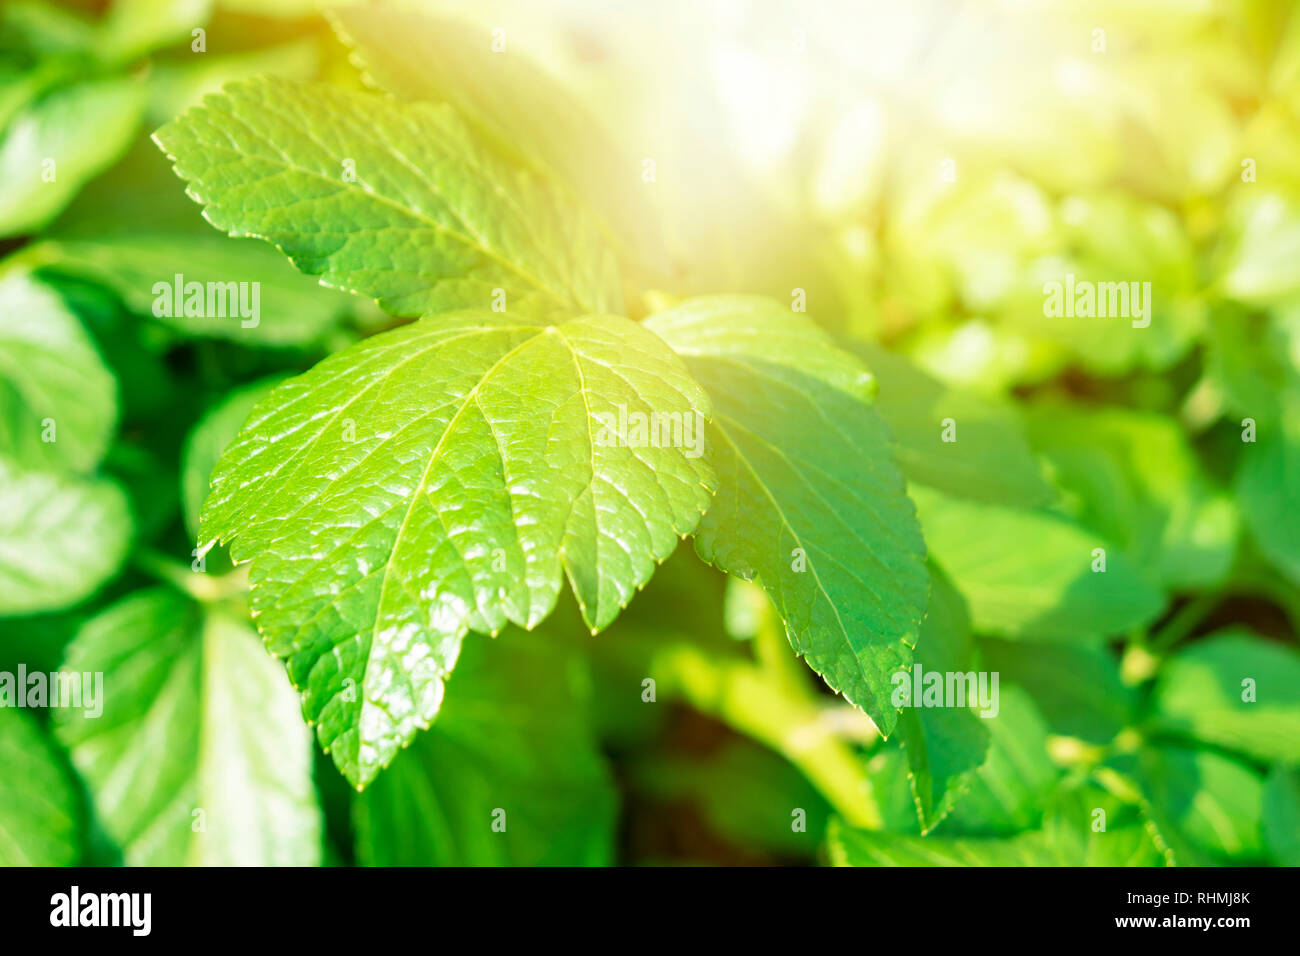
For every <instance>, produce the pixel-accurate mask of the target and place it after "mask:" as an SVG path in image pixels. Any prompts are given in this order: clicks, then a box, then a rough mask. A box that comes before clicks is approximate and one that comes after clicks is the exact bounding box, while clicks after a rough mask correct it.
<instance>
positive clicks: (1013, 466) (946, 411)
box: [850, 342, 1053, 507]
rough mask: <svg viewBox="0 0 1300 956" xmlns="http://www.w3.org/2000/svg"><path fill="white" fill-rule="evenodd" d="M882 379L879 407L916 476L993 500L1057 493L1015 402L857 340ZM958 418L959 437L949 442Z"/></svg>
mask: <svg viewBox="0 0 1300 956" xmlns="http://www.w3.org/2000/svg"><path fill="white" fill-rule="evenodd" d="M850 349H851V350H852V351H853V352H855V353H857V354H858V355H860V356H862V358H863V360H864V361H865V362H866V363H867V367H868V368H870V369H871V371H872V372H873V373H874V374H875V376H876V379H877V380H878V381H879V383H880V394H879V395H878V396H877V399H876V408H877V409H879V411H880V414H881V415H883V416H884V417H885V421H887V422H888V423H889V427H890V430H891V431H893V433H894V437H895V438H896V439H897V441H898V445H897V447H896V448H895V450H894V451H895V455H896V456H897V458H898V465H899V467H900V468H902V469H903V474H905V475H906V476H907V477H908V480H909V481H915V482H918V483H919V484H923V485H929V486H931V487H933V488H937V489H939V490H940V491H945V492H947V493H949V494H953V495H958V496H960V497H963V498H971V499H973V500H976V501H985V502H989V503H992V504H1005V505H1018V506H1020V507H1035V506H1037V505H1043V504H1046V503H1047V502H1049V501H1051V500H1052V498H1053V492H1052V489H1051V487H1050V486H1049V485H1048V484H1047V482H1046V481H1044V480H1043V475H1042V469H1041V468H1040V466H1039V464H1038V462H1037V461H1036V460H1035V458H1034V453H1033V451H1032V450H1030V448H1029V443H1028V442H1027V441H1026V440H1025V436H1024V434H1023V428H1022V426H1021V424H1020V422H1019V420H1018V418H1017V416H1016V414H1015V412H1014V411H1013V410H1012V409H1010V408H1001V407H998V406H996V405H993V404H991V403H989V402H986V401H984V400H983V399H980V398H978V397H976V396H974V395H968V394H964V393H962V392H960V391H957V390H955V389H950V388H947V387H946V386H944V385H943V383H941V382H940V381H938V380H937V379H934V378H931V377H930V376H929V375H927V374H926V373H925V372H923V371H921V369H919V368H917V367H916V366H915V365H913V364H912V363H911V362H909V361H908V360H907V359H905V358H903V357H902V356H900V355H895V354H894V353H892V352H890V351H888V350H886V349H883V348H880V347H879V346H876V345H869V344H867V343H864V342H857V343H854V344H853V345H851V346H850ZM949 418H951V419H952V420H953V424H954V426H955V432H954V434H955V435H956V437H957V439H958V440H957V441H951V442H947V441H944V440H943V430H944V420H945V419H949Z"/></svg>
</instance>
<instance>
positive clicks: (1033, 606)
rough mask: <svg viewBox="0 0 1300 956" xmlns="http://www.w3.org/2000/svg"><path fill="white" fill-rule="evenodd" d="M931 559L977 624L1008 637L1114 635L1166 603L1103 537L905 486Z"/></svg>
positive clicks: (1047, 517) (1037, 514) (1054, 520)
mask: <svg viewBox="0 0 1300 956" xmlns="http://www.w3.org/2000/svg"><path fill="white" fill-rule="evenodd" d="M911 494H912V498H913V499H914V500H915V501H916V506H917V511H918V512H919V513H920V516H921V524H922V526H923V527H924V528H925V540H926V543H927V544H928V545H929V546H930V550H931V553H932V556H933V557H934V559H935V561H937V562H938V563H939V564H940V565H941V566H942V567H943V569H944V571H946V572H947V573H948V574H949V576H950V577H951V578H952V580H953V583H954V584H956V585H957V589H958V590H959V591H960V592H961V593H962V596H963V597H965V598H966V602H967V604H968V605H969V606H970V611H971V619H972V621H973V622H974V625H975V629H976V630H977V631H980V632H984V633H988V634H996V635H999V636H1004V637H1008V638H1014V639H1026V640H1070V639H1078V638H1087V637H1094V636H1097V635H1109V634H1115V633H1121V632H1124V631H1127V630H1129V629H1130V628H1133V627H1137V626H1139V625H1141V624H1144V623H1146V622H1148V621H1150V620H1151V619H1153V618H1154V617H1156V615H1158V614H1159V613H1160V611H1161V609H1162V608H1163V607H1164V602H1165V599H1164V595H1163V594H1161V592H1160V591H1159V590H1158V589H1157V588H1156V587H1155V585H1153V584H1152V583H1151V582H1150V581H1149V580H1148V579H1147V577H1146V575H1145V573H1144V572H1143V571H1142V570H1141V569H1140V568H1138V567H1137V566H1136V565H1134V564H1133V563H1132V562H1130V561H1129V560H1128V559H1126V558H1125V557H1124V555H1122V554H1120V553H1119V552H1118V551H1116V550H1114V549H1110V548H1107V549H1106V555H1105V559H1106V565H1105V570H1104V571H1102V570H1096V571H1094V570H1093V568H1094V567H1096V568H1098V569H1100V567H1101V565H1100V563H1099V558H1098V556H1096V555H1094V553H1093V552H1094V550H1095V549H1097V548H1105V546H1106V542H1105V541H1104V540H1102V539H1100V538H1099V537H1097V536H1095V535H1093V534H1090V533H1089V532H1087V531H1085V530H1084V529H1082V528H1080V527H1078V526H1077V525H1074V524H1072V523H1070V522H1069V521H1066V520H1065V519H1063V518H1059V517H1057V516H1055V515H1052V514H1048V513H1046V512H1041V511H1021V510H1019V509H1015V508H1006V507H1002V506H999V505H980V504H974V503H971V502H965V501H961V500H959V499H957V498H950V497H948V496H946V495H941V494H939V493H938V492H936V491H932V490H930V489H928V488H922V487H920V486H918V485H913V486H912V488H911Z"/></svg>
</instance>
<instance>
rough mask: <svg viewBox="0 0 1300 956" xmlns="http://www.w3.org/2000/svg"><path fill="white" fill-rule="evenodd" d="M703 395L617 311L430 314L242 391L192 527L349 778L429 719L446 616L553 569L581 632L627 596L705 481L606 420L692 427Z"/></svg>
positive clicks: (702, 500)
mask: <svg viewBox="0 0 1300 956" xmlns="http://www.w3.org/2000/svg"><path fill="white" fill-rule="evenodd" d="M709 410H710V409H709V402H708V398H707V396H706V395H705V394H704V392H703V390H702V389H701V388H700V387H699V386H698V385H697V384H696V383H695V381H694V380H693V379H692V378H691V376H690V375H689V373H688V372H687V371H686V369H685V367H684V366H683V365H682V363H681V360H680V359H678V358H677V356H675V355H674V354H673V353H672V352H671V351H670V350H669V349H668V348H667V347H666V346H665V345H664V344H663V342H661V341H659V339H657V338H655V337H654V336H653V335H651V334H650V333H648V332H647V331H646V330H645V329H644V328H643V327H641V326H640V325H637V324H636V323H634V322H630V321H628V320H627V319H618V318H613V317H600V316H587V317H584V318H578V319H574V320H572V321H569V322H565V323H563V324H561V325H547V324H545V323H544V322H541V321H534V320H529V319H526V318H523V317H516V316H514V315H501V314H497V313H492V312H457V313H451V314H446V315H439V316H434V317H432V318H428V319H424V320H422V321H420V322H418V323H416V324H414V325H409V326H406V327H404V328H401V329H397V330H394V331H391V332H387V333H384V334H381V335H377V336H374V337H372V338H369V339H366V340H365V341H363V342H360V343H358V344H357V345H354V346H352V347H351V348H349V349H346V350H344V351H343V352H339V353H337V354H335V355H333V356H331V357H330V358H328V359H326V360H325V361H324V362H322V363H321V364H320V365H318V366H316V368H314V369H313V370H311V371H310V372H308V373H307V374H306V375H303V376H301V377H299V378H296V379H293V380H291V381H289V382H286V383H285V384H283V385H281V386H280V387H279V388H277V389H275V390H274V391H273V392H271V394H270V395H269V396H268V397H267V398H266V399H264V400H263V401H262V402H261V403H259V404H258V406H257V407H256V408H255V409H254V411H253V413H252V415H251V416H250V417H249V420H248V422H247V423H246V425H245V427H244V431H243V432H242V433H241V435H240V437H239V438H238V439H237V440H236V441H235V443H234V444H233V445H231V446H230V447H229V448H228V449H227V451H226V453H225V455H224V456H223V457H222V459H221V462H220V463H219V464H218V466H217V469H216V471H215V473H214V475H213V478H212V486H213V491H212V494H211V496H210V497H209V498H208V501H207V503H206V505H205V506H204V511H203V516H202V521H201V528H200V530H201V538H202V541H203V542H205V543H210V542H212V541H213V539H218V538H219V539H220V540H222V541H223V542H224V541H227V540H231V539H233V545H232V547H231V555H232V556H233V557H234V559H235V560H236V561H245V560H249V559H253V566H252V570H251V575H250V580H251V583H252V607H253V613H254V614H255V616H256V617H257V623H258V626H259V629H260V630H261V631H262V634H263V635H264V636H265V638H266V640H267V644H268V646H269V648H270V650H271V651H272V653H274V654H276V655H277V656H280V657H284V658H287V660H288V666H289V673H290V676H291V678H292V679H293V682H294V685H295V686H297V687H298V688H299V689H300V690H301V691H302V693H303V702H304V709H305V712H306V714H307V716H308V718H309V719H311V720H313V721H315V722H317V735H318V737H319V739H320V741H321V743H322V744H323V745H324V746H325V747H326V748H328V749H330V750H331V751H332V752H333V754H334V760H335V762H336V763H337V764H338V766H339V769H340V770H342V771H343V772H344V773H345V774H346V775H347V777H348V779H349V780H351V781H352V782H353V783H354V784H357V785H364V784H366V783H368V782H370V780H372V779H373V778H374V776H375V774H377V773H378V772H379V770H380V769H381V768H382V767H384V766H386V765H387V764H388V762H389V761H390V760H391V759H392V758H393V756H394V755H395V754H396V752H397V749H398V747H399V746H401V745H402V744H404V743H407V742H409V741H410V740H411V738H412V737H414V735H415V733H416V731H417V729H420V728H424V727H427V726H428V724H429V722H430V721H431V720H432V719H433V717H434V715H435V714H436V713H437V711H438V707H439V704H440V702H441V700H442V687H443V680H444V678H445V677H446V676H447V674H449V673H450V671H451V669H452V667H453V665H454V664H455V662H456V656H457V653H458V650H459V647H460V641H461V638H462V637H463V636H464V634H465V633H466V631H467V630H468V629H470V628H473V629H475V630H480V631H493V632H495V631H497V630H499V629H500V628H502V627H503V626H504V625H505V624H506V622H507V621H509V622H513V623H515V624H518V625H521V626H525V627H532V626H534V625H536V624H537V623H539V622H540V621H541V620H542V619H543V618H545V617H546V616H547V615H548V614H549V613H550V611H551V609H552V608H553V607H554V606H555V602H556V599H557V597H558V595H559V590H560V582H561V577H562V575H567V576H568V579H569V582H570V584H571V585H572V588H573V591H574V594H575V595H576V596H577V598H578V603H579V605H580V607H581V610H582V614H583V617H584V618H585V620H586V622H587V625H588V626H589V627H590V628H591V629H592V630H593V631H596V630H599V629H601V628H603V627H605V625H607V624H609V622H610V621H612V620H613V619H614V618H615V616H616V615H617V614H618V612H619V610H620V609H621V608H623V607H624V606H626V605H627V603H628V601H630V600H631V599H632V596H633V594H634V593H635V592H636V590H637V589H638V588H639V587H641V586H642V585H644V584H645V583H646V581H648V580H649V579H650V576H651V574H653V572H654V568H655V564H656V562H659V561H662V560H664V558H666V557H667V556H668V555H669V554H670V553H671V552H672V550H673V548H674V546H675V545H676V543H677V538H678V537H679V536H680V535H685V534H687V533H689V532H690V531H692V530H694V528H695V526H696V524H697V523H698V521H699V518H700V514H701V513H702V512H703V511H704V509H705V508H706V507H707V506H708V503H709V500H710V494H711V488H712V486H713V483H714V477H713V469H712V468H711V467H710V465H709V464H708V461H707V459H705V458H703V457H699V454H700V453H701V452H702V451H703V448H702V444H697V445H696V446H695V447H694V448H690V447H685V448H683V447H671V444H672V443H671V441H667V442H665V441H659V440H655V441H654V442H653V443H648V442H647V440H646V439H647V436H645V435H641V436H640V438H639V439H638V435H637V433H636V430H635V428H633V429H631V430H630V431H628V432H627V434H626V435H623V436H620V435H618V434H617V433H616V432H617V428H616V427H609V426H611V425H613V426H617V424H618V422H617V421H615V420H617V419H619V418H620V417H622V418H624V419H625V420H626V421H628V422H633V421H635V420H637V419H639V418H641V417H642V416H645V417H646V418H647V419H648V418H649V417H650V416H655V417H656V418H657V420H659V421H660V422H663V421H669V420H676V421H678V422H682V423H684V425H683V430H682V432H681V433H680V434H681V435H682V436H684V435H685V434H686V432H685V429H686V428H692V433H693V434H694V435H696V436H697V438H701V439H702V433H701V431H700V430H699V429H700V428H701V427H702V425H701V424H699V423H700V422H702V416H704V415H707V414H708V413H709ZM605 416H610V417H609V418H606V417H605ZM643 431H644V429H643ZM662 437H663V436H662V435H658V438H662ZM623 439H627V440H623ZM629 445H632V446H633V447H629Z"/></svg>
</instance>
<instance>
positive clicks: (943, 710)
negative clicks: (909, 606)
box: [898, 570, 992, 833]
mask: <svg viewBox="0 0 1300 956" xmlns="http://www.w3.org/2000/svg"><path fill="white" fill-rule="evenodd" d="M974 651H975V648H974V642H973V639H972V638H971V633H970V616H969V615H968V614H967V613H966V605H965V604H964V603H963V601H962V599H961V595H960V594H958V593H957V592H956V590H954V589H953V586H952V584H951V583H950V582H949V581H948V579H947V578H945V577H944V576H943V574H942V572H939V571H938V570H933V571H932V573H931V587H930V608H929V610H928V612H927V613H926V617H925V622H924V623H923V624H922V625H921V638H920V640H919V641H918V642H917V645H916V666H917V667H921V668H923V669H924V670H923V676H924V674H926V673H931V674H933V673H938V674H942V675H944V677H945V681H946V679H947V675H948V674H956V673H960V674H966V673H975V653H974ZM976 677H977V680H978V674H977V675H976ZM945 703H951V702H945ZM976 705H977V702H976V701H968V702H967V706H965V707H954V706H943V707H923V706H913V707H908V708H905V709H904V710H903V713H902V716H901V717H899V720H898V739H899V742H900V743H901V744H902V747H903V751H904V753H905V755H906V757H907V765H908V769H909V771H910V772H909V774H908V779H909V781H910V783H911V787H912V793H913V795H914V796H915V798H916V810H917V815H918V816H919V818H920V823H921V831H922V832H923V833H925V832H929V831H930V830H931V829H933V828H934V827H935V825H936V824H938V823H939V821H940V820H942V819H943V818H944V817H946V816H947V815H948V813H949V811H951V810H952V808H953V806H954V805H955V804H956V802H957V800H958V799H959V798H960V797H961V796H962V795H963V794H964V793H965V792H966V790H967V788H968V787H969V786H970V780H971V777H972V775H973V774H974V773H975V771H976V770H977V769H978V768H979V767H980V766H981V765H982V764H983V763H984V759H985V756H986V754H987V753H988V748H989V731H988V727H987V726H986V724H987V722H988V720H990V719H992V718H991V717H990V718H984V717H980V716H977V715H976V712H975V711H974V710H973V709H972V707H973V706H976Z"/></svg>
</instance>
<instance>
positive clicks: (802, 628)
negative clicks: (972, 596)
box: [646, 296, 929, 734]
mask: <svg viewBox="0 0 1300 956" xmlns="http://www.w3.org/2000/svg"><path fill="white" fill-rule="evenodd" d="M646 325H647V327H649V328H650V329H652V330H653V331H654V332H656V333H658V334H659V335H660V336H662V337H663V338H664V340H665V341H667V342H668V344H669V345H670V346H672V347H673V349H674V350H676V351H677V353H678V354H679V355H681V356H683V357H684V358H685V359H686V363H687V365H688V367H689V368H690V370H691V372H692V373H693V374H694V375H695V377H696V378H697V379H699V381H700V383H701V384H702V385H703V386H704V387H705V389H706V390H707V391H708V392H709V394H710V396H711V397H712V399H713V404H714V408H715V410H716V419H715V421H714V423H713V429H712V431H711V438H710V441H711V443H712V451H713V456H714V463H715V465H716V466H717V470H718V476H719V488H718V496H717V500H716V502H715V503H714V505H713V507H712V508H711V509H710V510H709V512H708V514H707V515H705V517H704V520H703V521H702V522H701V523H700V528H699V531H698V532H697V533H696V537H695V548H696V551H697V552H698V553H699V555H700V557H701V558H703V559H704V560H705V561H707V562H709V563H710V564H713V565H716V566H717V567H719V568H720V569H722V570H724V571H727V572H729V573H731V574H735V575H736V576H738V577H741V578H744V579H746V580H753V581H756V582H758V583H759V584H761V585H762V587H763V589H764V590H765V591H767V593H768V596H769V597H770V598H771V599H772V603H773V604H774V605H775V607H776V609H777V611H778V612H779V613H780V615H781V619H782V620H783V621H785V625H786V630H787V633H788V634H789V637H790V642H791V644H793V645H794V648H795V650H796V651H797V652H798V653H799V654H800V655H802V656H803V657H804V658H805V659H806V660H807V662H808V665H809V666H810V667H812V669H813V670H815V671H817V673H819V674H821V675H822V677H823V678H824V679H825V681H826V683H827V685H829V686H830V687H831V689H832V690H836V691H839V692H840V693H842V694H844V696H845V697H846V698H848V700H849V701H850V702H851V703H853V704H855V705H856V706H858V707H860V708H862V709H863V710H865V711H866V712H867V713H868V714H869V715H870V716H871V718H872V720H874V721H875V722H876V725H877V726H878V727H879V728H880V729H881V731H882V732H883V733H886V734H888V733H891V732H892V731H893V728H894V725H895V723H896V722H897V720H898V711H897V708H896V707H895V706H894V705H893V704H892V703H891V702H890V697H891V691H892V686H891V683H890V681H891V678H892V676H893V674H894V673H895V672H897V671H899V670H903V669H906V668H907V667H908V665H909V664H910V662H911V659H912V647H913V645H914V644H915V643H916V638H917V634H918V631H919V625H920V619H921V615H922V613H923V611H924V608H925V602H926V592H927V590H928V587H929V580H928V575H927V573H926V569H925V562H924V556H925V552H924V546H923V545H922V543H921V536H920V529H919V528H918V527H917V525H916V518H915V514H914V512H913V509H912V506H911V504H910V503H909V502H908V500H907V496H906V494H905V493H904V485H903V480H902V476H901V475H900V474H899V471H898V468H897V466H896V465H895V464H894V462H893V459H892V457H891V454H890V436H889V431H888V429H887V428H886V426H885V424H884V422H883V421H882V420H881V418H880V416H879V415H878V414H877V413H876V412H875V410H874V409H873V408H872V407H871V405H870V402H869V398H870V384H871V377H870V373H869V372H868V371H867V370H866V368H865V367H863V366H862V365H861V363H860V362H858V360H857V359H855V358H854V357H853V356H851V355H849V354H848V353H847V352H844V351H841V350H840V349H838V348H836V347H835V346H834V345H833V344H832V343H831V341H830V340H829V338H827V337H826V336H825V335H824V334H823V333H822V332H821V331H820V330H819V329H818V328H817V326H816V325H815V324H813V322H811V321H810V320H809V319H808V318H807V316H805V315H802V314H799V313H796V312H792V311H791V310H789V309H787V308H784V307H783V306H781V305H779V304H777V303H775V302H772V301H770V300H767V299H761V298H753V297H744V296H719V297H712V298H704V299H696V300H693V301H690V302H687V303H685V304H683V305H681V306H679V307H677V308H675V309H672V310H669V311H667V312H663V313H660V314H659V315H656V316H653V317H652V318H651V319H649V320H648V321H647V322H646Z"/></svg>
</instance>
